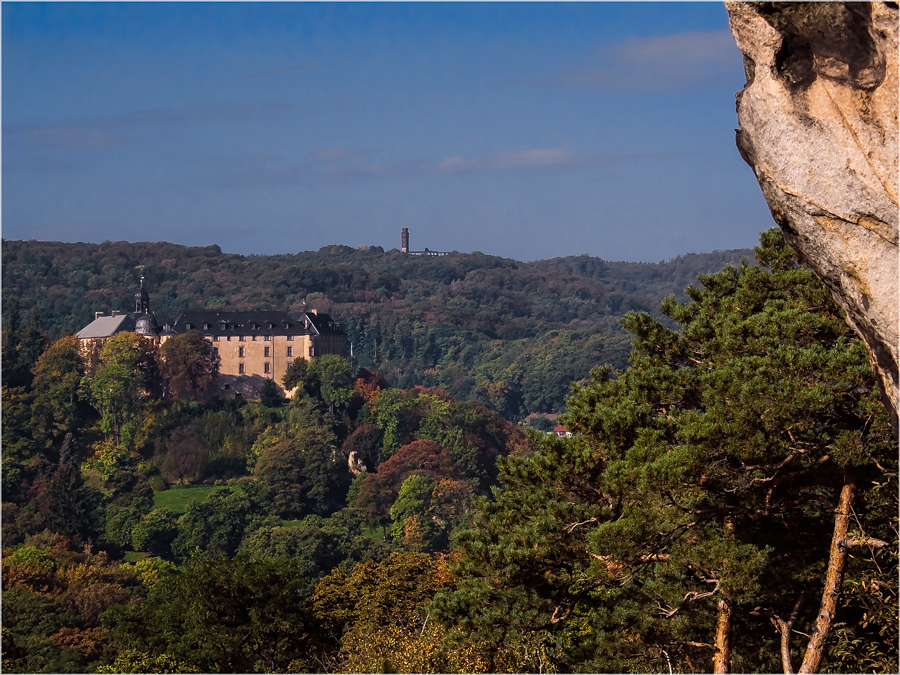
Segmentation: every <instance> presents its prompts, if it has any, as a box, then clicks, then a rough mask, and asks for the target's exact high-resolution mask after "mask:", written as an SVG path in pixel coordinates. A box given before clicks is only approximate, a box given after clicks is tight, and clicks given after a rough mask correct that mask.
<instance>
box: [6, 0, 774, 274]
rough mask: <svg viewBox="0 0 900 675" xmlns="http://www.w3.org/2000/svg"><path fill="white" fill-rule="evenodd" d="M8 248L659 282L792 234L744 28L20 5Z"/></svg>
mask: <svg viewBox="0 0 900 675" xmlns="http://www.w3.org/2000/svg"><path fill="white" fill-rule="evenodd" d="M2 13H3V14H2V18H3V27H2V30H3V42H2V57H3V71H2V128H3V135H2V139H3V155H2V183H3V185H2V200H3V201H2V217H3V221H2V233H3V236H4V237H5V238H8V239H29V238H35V239H50V240H62V241H94V242H99V241H104V240H107V239H109V240H114V241H115V240H129V241H157V240H165V241H172V242H177V243H182V244H189V245H204V246H205V245H209V244H219V245H220V246H221V247H222V249H223V250H225V251H229V252H236V253H244V254H247V253H265V254H268V253H290V252H296V251H301V250H311V249H312V250H315V249H318V248H319V247H321V246H324V245H326V244H332V243H338V244H346V245H349V246H359V245H380V246H384V247H385V248H395V247H398V246H399V239H400V235H399V232H400V228H401V227H408V228H410V233H411V244H412V247H413V248H414V249H421V248H424V247H426V246H427V247H428V248H431V249H433V250H459V251H474V250H479V251H482V252H484V253H489V254H493V255H500V256H504V257H510V258H517V259H519V260H535V259H540V258H547V257H553V256H558V255H579V254H582V253H588V254H591V255H596V256H600V257H602V258H605V259H608V260H644V261H657V260H661V259H666V258H670V257H673V256H675V255H678V254H680V253H686V252H690V251H709V250H713V249H717V248H720V249H724V248H738V247H745V246H752V245H754V244H755V243H756V241H757V237H758V233H759V232H760V231H762V230H764V229H767V228H768V227H770V225H771V223H772V220H771V216H770V215H769V212H768V209H767V208H766V205H765V202H764V200H763V197H762V195H761V193H760V190H759V187H758V185H757V184H756V181H755V179H754V177H753V174H752V172H751V170H750V169H749V167H747V166H746V165H745V164H744V163H743V161H742V160H741V158H740V156H739V155H738V152H737V150H736V148H735V145H734V128H735V126H736V124H737V122H736V116H735V111H734V93H735V92H736V91H738V90H740V88H741V87H742V86H743V83H744V75H743V68H742V65H741V55H740V53H739V52H738V50H737V48H736V47H735V45H734V41H733V39H732V38H731V35H730V33H729V32H728V20H727V15H726V12H725V9H724V7H723V6H722V4H721V3H622V4H619V3H572V4H568V3H567V4H562V3H560V4H555V3H550V4H544V3H522V4H520V3H497V4H490V3H484V4H482V3H448V4H443V3H421V4H420V3H396V4H380V3H359V4H356V3H335V4H332V3H270V4H255V3H248V4H244V3H158V4H140V3H122V4H118V3H73V4H63V3H46V4H41V3H8V2H4V3H3V5H2Z"/></svg>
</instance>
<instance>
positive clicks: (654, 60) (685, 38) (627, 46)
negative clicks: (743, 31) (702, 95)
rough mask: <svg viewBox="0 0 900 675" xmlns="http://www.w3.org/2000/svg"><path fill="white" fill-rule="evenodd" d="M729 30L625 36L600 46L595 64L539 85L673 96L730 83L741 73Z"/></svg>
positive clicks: (549, 79) (574, 69) (542, 81)
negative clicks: (653, 35)
mask: <svg viewBox="0 0 900 675" xmlns="http://www.w3.org/2000/svg"><path fill="white" fill-rule="evenodd" d="M741 63H742V61H741V55H740V52H739V51H738V48H737V46H736V45H735V43H734V38H733V37H732V35H731V32H730V31H728V30H718V31H689V32H684V33H676V34H673V35H663V36H659V37H650V38H641V37H629V38H626V39H625V40H623V41H621V42H616V43H613V44H609V45H606V46H604V47H601V48H600V49H598V50H597V52H596V58H595V62H594V63H592V64H589V65H587V66H585V67H582V68H573V69H569V70H564V71H561V72H558V73H556V74H555V75H553V76H551V77H550V78H547V79H544V80H541V81H539V82H538V83H537V84H539V85H542V86H551V87H562V88H570V89H587V90H598V91H603V90H605V91H643V92H650V93H672V92H677V91H679V90H685V89H692V88H695V87H697V86H700V85H715V84H723V83H728V82H730V81H731V80H732V79H733V78H734V76H735V75H738V76H739V75H740V73H742V69H741Z"/></svg>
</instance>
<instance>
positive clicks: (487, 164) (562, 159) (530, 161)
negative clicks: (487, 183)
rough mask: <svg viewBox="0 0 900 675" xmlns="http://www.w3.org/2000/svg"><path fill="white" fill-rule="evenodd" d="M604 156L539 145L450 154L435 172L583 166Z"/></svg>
mask: <svg viewBox="0 0 900 675" xmlns="http://www.w3.org/2000/svg"><path fill="white" fill-rule="evenodd" d="M603 159H609V158H608V157H607V158H603V157H600V156H597V155H579V154H576V153H574V152H572V151H571V150H566V149H564V148H538V149H536V150H526V151H524V152H509V153H505V154H502V155H494V156H492V157H476V158H468V159H467V158H465V157H460V156H454V157H448V158H447V159H445V160H442V161H441V162H438V163H437V164H436V165H435V166H433V167H431V172H433V173H439V174H446V173H511V172H516V171H541V170H544V171H546V170H551V171H552V170H561V169H579V168H585V167H590V166H595V165H596V164H598V163H599V162H600V161H601V160H603Z"/></svg>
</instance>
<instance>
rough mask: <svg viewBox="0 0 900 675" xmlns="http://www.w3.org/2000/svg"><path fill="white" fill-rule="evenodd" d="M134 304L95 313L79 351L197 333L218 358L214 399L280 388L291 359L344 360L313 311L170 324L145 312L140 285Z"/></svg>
mask: <svg viewBox="0 0 900 675" xmlns="http://www.w3.org/2000/svg"><path fill="white" fill-rule="evenodd" d="M134 301H135V310H134V312H131V313H129V314H123V313H120V312H116V311H114V312H112V314H111V315H110V316H105V315H104V314H103V313H102V312H97V313H96V314H95V315H94V320H93V321H92V322H91V323H89V324H88V325H87V326H85V327H84V328H82V329H81V330H80V331H78V333H76V335H77V337H78V339H79V341H80V343H81V345H82V351H83V352H94V353H96V352H97V351H98V350H99V348H100V347H102V344H103V343H105V342H106V340H108V339H109V338H110V337H112V336H113V335H115V334H117V333H122V332H132V333H136V334H138V335H140V336H141V337H143V338H145V339H148V340H152V341H154V342H156V343H157V344H162V343H164V342H165V341H166V340H169V339H171V338H172V337H174V336H176V335H179V334H182V333H186V332H187V331H192V330H195V331H199V332H200V333H201V334H202V335H203V337H204V338H206V339H207V340H209V341H210V342H211V343H212V345H213V348H214V349H215V352H216V354H217V355H218V356H219V361H220V366H219V389H220V393H221V394H223V395H225V396H233V395H234V394H241V395H243V396H245V397H247V398H255V397H256V396H257V395H258V392H259V388H260V387H261V386H262V383H263V382H264V381H265V380H267V379H271V380H274V381H275V382H276V383H277V384H278V385H279V386H281V380H282V378H283V377H284V374H285V372H287V369H288V366H290V364H291V363H292V362H293V361H294V359H312V358H316V357H318V356H323V355H325V354H335V355H337V356H342V357H345V358H346V356H347V334H346V333H344V332H343V331H342V330H341V328H340V325H338V324H337V323H336V322H334V321H333V320H332V319H331V317H330V316H328V315H327V314H320V313H318V312H316V310H314V309H311V310H308V311H306V312H301V313H299V314H295V315H290V314H288V313H287V312H279V311H270V310H257V311H248V312H231V311H217V310H185V311H181V312H178V313H177V314H176V315H175V316H173V317H171V318H158V317H156V316H155V315H154V314H153V313H152V312H151V311H150V298H149V296H148V294H147V291H146V289H144V287H143V280H142V281H141V288H140V290H139V291H138V292H137V293H136V294H135V296H134Z"/></svg>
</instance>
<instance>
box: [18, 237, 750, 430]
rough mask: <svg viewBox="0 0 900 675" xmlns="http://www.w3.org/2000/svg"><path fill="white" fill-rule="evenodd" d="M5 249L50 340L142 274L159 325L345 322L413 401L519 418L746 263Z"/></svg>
mask: <svg viewBox="0 0 900 675" xmlns="http://www.w3.org/2000/svg"><path fill="white" fill-rule="evenodd" d="M2 246H3V277H2V281H3V292H4V295H5V296H6V297H11V296H16V297H18V298H19V300H20V302H21V304H22V306H23V307H25V308H26V309H27V308H30V307H37V308H38V309H39V311H40V313H41V315H42V317H43V318H44V321H45V324H46V328H47V332H48V334H49V335H50V337H51V338H52V337H55V336H57V335H59V334H61V333H63V332H67V331H73V330H77V329H79V328H80V327H82V326H83V325H85V324H86V323H88V322H89V321H90V319H91V317H92V316H93V313H94V312H95V311H105V312H109V311H110V310H113V309H119V310H126V309H129V308H130V307H131V304H132V296H133V294H134V291H135V289H136V288H137V285H138V280H139V278H140V275H141V271H142V269H143V272H144V274H145V277H146V286H147V287H148V289H149V291H150V299H151V307H152V308H153V310H154V311H155V312H156V314H157V315H162V316H165V315H170V314H172V313H174V312H176V311H178V310H179V309H184V308H209V309H218V308H231V309H234V310H244V309H252V308H258V309H285V310H288V311H299V310H301V309H304V308H307V307H311V308H315V309H318V310H320V311H325V312H328V313H330V314H331V315H332V317H333V318H334V319H335V320H337V321H338V322H340V324H341V326H342V327H343V329H344V330H346V331H347V333H348V336H349V338H350V341H351V342H352V344H353V353H354V356H355V357H356V359H357V361H358V363H359V364H360V365H362V366H367V367H372V368H375V369H377V370H379V371H381V372H382V373H383V374H384V375H385V376H386V377H387V378H388V379H389V380H391V381H392V382H393V383H395V384H396V385H398V386H401V387H410V386H414V385H417V384H422V385H425V386H440V387H442V388H444V389H446V390H447V391H448V392H450V393H451V394H452V395H453V396H455V397H457V398H472V397H478V398H480V399H482V400H484V401H485V402H487V403H488V404H489V405H492V406H493V407H494V408H496V409H498V410H499V411H501V412H503V413H504V414H505V415H507V416H509V417H516V416H518V415H520V414H522V413H524V412H527V411H546V412H549V411H551V410H555V409H559V408H560V407H561V406H562V405H563V401H564V398H565V395H566V394H567V392H568V389H569V385H570V383H571V382H572V381H575V380H579V379H581V378H584V377H586V376H587V374H588V373H589V372H590V369H591V368H592V367H593V366H595V365H601V364H604V363H610V364H613V365H615V366H617V367H622V366H624V365H625V363H626V359H627V354H628V352H629V340H628V338H627V337H626V335H625V334H624V332H623V331H622V330H621V328H620V327H619V324H618V317H620V316H621V315H623V314H625V313H626V312H628V311H631V310H637V311H648V312H651V313H654V314H655V313H656V309H657V308H658V305H659V300H660V299H661V298H662V297H664V296H666V295H668V294H669V293H672V292H677V291H680V290H681V289H682V288H683V287H684V286H685V285H686V283H685V279H686V278H687V277H690V279H689V280H688V281H690V280H693V278H694V277H696V274H697V273H699V272H709V271H714V270H717V269H719V268H721V267H722V266H723V265H724V264H725V262H732V261H737V260H740V258H741V257H742V256H744V255H746V254H747V251H736V252H734V251H733V252H716V253H714V254H691V256H682V257H680V258H677V259H675V260H674V261H670V262H666V263H658V264H656V265H646V264H643V263H607V262H605V261H602V260H600V259H599V258H587V257H585V256H583V257H579V258H557V259H554V260H550V261H540V262H537V263H522V262H518V261H515V260H509V259H505V258H499V257H495V256H487V255H483V254H480V253H473V254H464V253H453V254H451V255H449V256H444V257H434V258H431V257H414V256H409V255H406V254H403V253H401V252H400V251H397V250H391V251H384V250H383V249H382V248H380V247H360V248H358V249H354V248H350V247H347V246H327V247H324V248H322V249H320V250H319V251H307V252H300V253H297V254H290V255H275V256H242V255H238V254H231V253H223V252H222V251H221V249H219V247H218V246H207V247H187V246H181V245H177V244H169V243H148V242H141V243H129V242H104V243H102V244H84V243H74V244H72V243H60V242H40V241H3V245H2ZM141 266H143V268H141Z"/></svg>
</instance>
